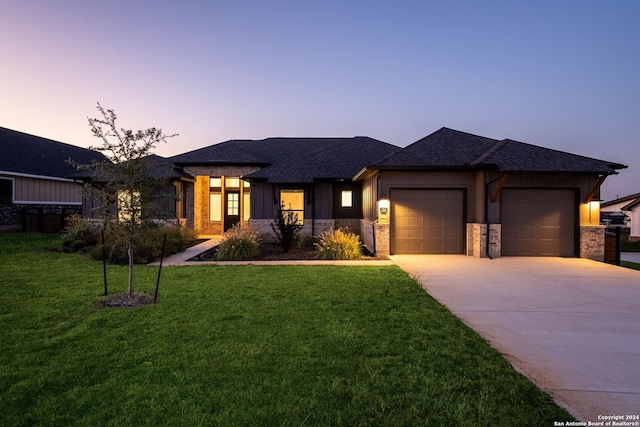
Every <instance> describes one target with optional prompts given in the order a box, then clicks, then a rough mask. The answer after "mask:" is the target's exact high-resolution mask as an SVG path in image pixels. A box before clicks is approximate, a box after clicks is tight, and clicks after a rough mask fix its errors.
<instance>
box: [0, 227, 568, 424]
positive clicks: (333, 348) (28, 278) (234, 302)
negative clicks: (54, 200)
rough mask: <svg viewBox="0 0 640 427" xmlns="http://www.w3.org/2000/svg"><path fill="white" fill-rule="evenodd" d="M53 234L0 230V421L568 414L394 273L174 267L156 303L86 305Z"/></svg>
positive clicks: (536, 420)
mask: <svg viewBox="0 0 640 427" xmlns="http://www.w3.org/2000/svg"><path fill="white" fill-rule="evenodd" d="M55 238H56V237H55V236H43V235H29V234H0V324H1V325H2V328H0V343H1V348H2V351H1V353H0V366H1V367H2V369H1V370H0V425H2V426H13V425H23V426H31V425H56V426H57V425H86V426H97V425H112V426H122V425H136V426H137V425H170V426H197V425H207V426H208V425H232V426H236V425H296V426H300V425H308V426H314V425H348V426H355V425H398V426H408V425H425V426H441V425H442V426H444V425H446V426H450V425H455V426H502V425H504V426H507V425H508V426H525V425H527V426H533V425H535V426H546V425H553V422H554V421H566V420H570V419H572V418H571V417H570V416H569V415H568V414H567V413H566V412H564V411H563V410H561V409H560V408H558V407H557V406H556V405H555V404H554V403H553V402H552V401H551V399H550V398H549V397H548V396H546V395H544V394H543V393H541V392H540V391H539V390H538V389H537V388H536V387H535V386H534V385H533V384H532V383H530V382H529V381H528V380H526V378H524V377H523V376H521V375H520V374H518V373H516V372H515V371H514V370H513V369H512V368H511V366H510V365H509V364H508V363H507V362H506V361H505V360H504V359H503V358H502V357H501V356H500V355H499V354H498V353H497V352H496V351H494V350H493V349H491V348H490V347H489V346H488V345H487V344H486V343H485V342H484V341H483V340H482V339H481V338H480V337H479V336H478V335H477V334H475V333H474V332H473V331H471V330H470V329H469V328H467V327H466V326H465V325H464V324H462V323H461V322H460V321H459V320H458V319H457V318H455V317H454V316H453V315H452V314H451V313H450V312H449V311H448V310H446V309H445V308H444V307H442V306H441V305H439V304H438V303H437V302H436V301H435V300H433V299H432V298H431V297H429V296H428V295H427V294H426V293H425V292H424V291H423V290H422V289H421V288H420V286H419V285H418V284H417V283H416V282H415V281H414V280H412V279H411V278H409V277H408V276H407V274H405V273H404V272H402V271H401V270H400V269H398V268H396V267H335V266H230V267H219V266H194V267H172V268H165V269H164V270H163V273H162V278H163V280H162V283H161V286H160V301H159V303H158V304H156V305H151V306H145V307H141V308H137V309H124V308H119V309H97V308H95V305H94V301H95V300H96V299H97V298H98V297H99V295H100V294H101V293H102V290H103V287H102V286H103V285H102V264H101V263H100V262H96V261H91V260H88V259H86V258H83V257H81V256H79V255H74V254H65V253H57V252H49V251H35V250H34V248H41V247H44V246H47V245H51V244H53V242H54V239H55ZM108 269H109V270H108V271H109V278H110V281H111V285H110V286H111V289H110V291H112V292H116V291H118V292H121V291H124V289H125V288H126V274H127V269H126V267H121V266H109V267H108ZM156 274H157V268H151V267H146V266H140V267H137V268H136V282H137V288H138V290H144V291H146V292H150V293H152V292H153V290H154V288H155V278H156Z"/></svg>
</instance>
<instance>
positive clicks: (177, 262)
mask: <svg viewBox="0 0 640 427" xmlns="http://www.w3.org/2000/svg"><path fill="white" fill-rule="evenodd" d="M221 239H222V237H221V236H214V237H211V239H209V240H207V241H206V242H202V243H200V244H197V245H195V246H192V247H190V248H187V250H186V251H184V252H179V253H177V254H173V255H171V256H168V257H166V258H165V259H164V261H162V266H164V267H176V266H196V265H344V266H369V267H373V266H386V265H394V264H393V262H392V261H390V260H355V261H333V260H319V259H318V260H315V259H314V260H292V261H187V260H188V259H191V258H193V257H194V256H196V255H200V254H201V253H203V252H206V251H207V250H209V249H211V248H213V247H214V246H217V245H218V244H219V243H220V240H221ZM149 265H155V266H157V265H160V262H159V261H157V262H153V263H151V264H149Z"/></svg>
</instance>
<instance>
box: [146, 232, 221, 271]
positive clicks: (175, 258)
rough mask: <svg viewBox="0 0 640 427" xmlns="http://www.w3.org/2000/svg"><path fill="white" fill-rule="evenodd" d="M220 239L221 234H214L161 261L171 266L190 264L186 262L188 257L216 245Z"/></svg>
mask: <svg viewBox="0 0 640 427" xmlns="http://www.w3.org/2000/svg"><path fill="white" fill-rule="evenodd" d="M220 240H222V236H215V237H212V238H210V239H209V240H207V241H205V242H202V243H198V244H197V245H194V246H191V247H190V248H187V250H185V251H184V252H178V253H177V254H173V255H170V256H168V257H166V258H165V259H164V260H163V261H162V265H163V266H173V265H184V264H189V265H190V264H192V263H191V262H189V263H187V262H186V261H187V260H188V259H191V258H193V257H194V256H196V255H200V254H201V253H203V252H206V251H208V250H209V249H211V248H213V247H214V246H217V245H218V244H219V243H220ZM149 265H160V261H157V262H152V263H151V264H149Z"/></svg>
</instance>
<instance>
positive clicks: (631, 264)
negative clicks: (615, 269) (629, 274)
mask: <svg viewBox="0 0 640 427" xmlns="http://www.w3.org/2000/svg"><path fill="white" fill-rule="evenodd" d="M620 266H621V267H626V268H632V269H634V270H640V264H639V263H637V262H631V261H620Z"/></svg>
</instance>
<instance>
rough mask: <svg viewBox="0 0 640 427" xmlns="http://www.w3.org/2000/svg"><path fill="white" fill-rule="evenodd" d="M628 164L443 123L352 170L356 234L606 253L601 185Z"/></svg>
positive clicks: (386, 248) (514, 251)
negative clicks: (358, 188)
mask: <svg viewBox="0 0 640 427" xmlns="http://www.w3.org/2000/svg"><path fill="white" fill-rule="evenodd" d="M625 167H626V166H624V165H621V164H617V163H612V162H607V161H603V160H597V159H592V158H588V157H583V156H579V155H575V154H570V153H565V152H561V151H556V150H552V149H548V148H543V147H539V146H535V145H531V144H526V143H522V142H518V141H513V140H510V139H505V140H494V139H490V138H485V137H481V136H477V135H472V134H468V133H465V132H460V131H456V130H452V129H447V128H442V129H440V130H438V131H436V132H434V133H432V134H431V135H428V136H426V137H424V138H422V139H421V140H419V141H417V142H415V143H413V144H411V145H409V146H407V147H405V148H403V149H401V150H398V151H396V152H394V153H392V154H391V155H389V156H387V157H386V158H383V159H380V160H378V161H376V162H373V163H368V164H366V165H365V166H364V167H363V169H362V170H361V171H360V172H359V173H358V174H357V175H356V176H354V181H356V182H362V189H363V200H364V206H363V213H364V216H363V220H362V227H361V230H362V231H361V235H362V238H363V239H364V240H365V242H366V243H367V244H368V245H369V246H375V247H376V248H377V251H378V253H391V254H411V253H448V254H467V255H472V256H477V257H485V256H490V257H498V256H507V255H508V256H567V257H574V256H580V257H583V258H592V259H598V260H602V259H603V256H604V227H603V226H601V225H600V222H599V206H598V204H599V202H597V200H598V199H599V191H600V186H601V184H602V183H603V182H604V180H605V179H606V177H607V176H609V175H611V174H615V173H616V170H618V169H622V168H625ZM381 213H383V215H381ZM374 236H375V237H374Z"/></svg>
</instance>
